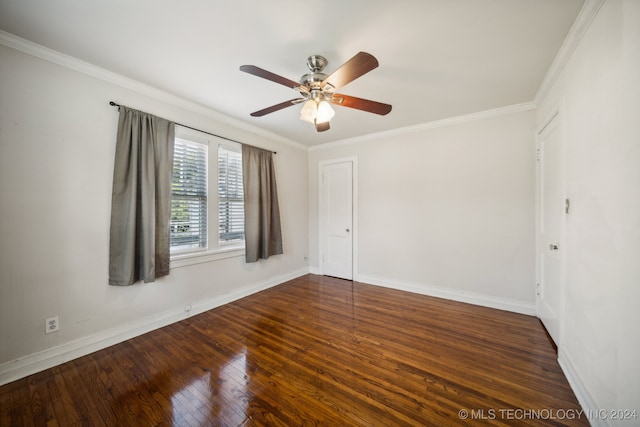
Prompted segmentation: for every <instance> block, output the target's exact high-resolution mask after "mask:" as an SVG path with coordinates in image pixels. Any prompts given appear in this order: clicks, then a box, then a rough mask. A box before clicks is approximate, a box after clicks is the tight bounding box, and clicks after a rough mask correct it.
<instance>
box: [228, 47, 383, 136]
mask: <svg viewBox="0 0 640 427" xmlns="http://www.w3.org/2000/svg"><path fill="white" fill-rule="evenodd" d="M327 63H328V61H327V60H326V58H325V57H323V56H320V55H312V56H310V57H309V58H307V67H309V71H310V73H307V74H305V75H304V76H302V77H301V78H300V82H295V81H293V80H289V79H287V78H284V77H281V76H279V75H277V74H274V73H272V72H270V71H267V70H263V69H262V68H259V67H256V66H255V65H242V66H241V67H240V71H244V72H245V73H249V74H253V75H254V76H258V77H262V78H263V79H267V80H271V81H272V82H275V83H279V84H281V85H284V86H287V87H290V88H292V89H294V90H296V91H297V92H298V93H299V94H300V97H299V98H294V99H290V100H288V101H285V102H281V103H280V104H276V105H272V106H271V107H267V108H264V109H262V110H259V111H255V112H253V113H251V116H252V117H262V116H264V115H266V114H269V113H273V112H275V111H278V110H282V109H283V108H286V107H290V106H292V105H296V104H300V103H303V102H304V105H303V107H302V110H301V111H300V119H301V120H304V121H306V122H309V123H312V124H314V125H315V127H316V131H317V132H324V131H326V130H329V121H330V120H331V118H332V117H333V115H334V114H335V113H334V111H333V109H332V108H331V105H330V104H334V105H341V106H343V107H348V108H355V109H357V110H362V111H367V112H369V113H374V114H380V115H382V116H384V115H385V114H388V113H389V112H390V111H391V105H389V104H383V103H381V102H376V101H370V100H368V99H362V98H356V97H355V96H349V95H343V94H339V93H335V91H336V90H337V89H340V88H341V87H343V86H345V85H346V84H348V83H351V82H352V81H354V80H355V79H357V78H358V77H361V76H363V75H364V74H366V73H368V72H369V71H371V70H373V69H374V68H376V67H377V66H378V60H377V59H376V58H375V57H374V56H373V55H371V54H369V53H366V52H359V53H357V54H356V55H355V56H354V57H353V58H351V59H350V60H348V61H347V62H345V63H344V64H342V66H340V68H338V69H337V70H336V71H334V72H333V73H331V74H330V75H326V74H324V73H323V72H322V70H324V68H325V67H326V66H327Z"/></svg>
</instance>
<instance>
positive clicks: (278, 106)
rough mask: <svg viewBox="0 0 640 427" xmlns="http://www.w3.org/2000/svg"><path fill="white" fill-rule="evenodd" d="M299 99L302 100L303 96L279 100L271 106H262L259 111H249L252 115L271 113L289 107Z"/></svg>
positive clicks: (258, 115) (260, 115) (259, 115)
mask: <svg viewBox="0 0 640 427" xmlns="http://www.w3.org/2000/svg"><path fill="white" fill-rule="evenodd" d="M300 101H304V98H294V99H290V100H288V101H284V102H281V103H280V104H276V105H272V106H271V107H267V108H264V109H262V110H259V111H255V112H253V113H251V116H252V117H262V116H264V115H265V114H269V113H273V112H274V111H278V110H282V109H283V108H287V107H291V106H292V105H295V104H297V103H299V102H300Z"/></svg>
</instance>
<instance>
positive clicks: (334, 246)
mask: <svg viewBox="0 0 640 427" xmlns="http://www.w3.org/2000/svg"><path fill="white" fill-rule="evenodd" d="M320 172H321V177H320V178H321V186H322V191H321V194H322V196H321V203H320V205H321V206H320V230H321V231H320V233H321V236H320V241H321V244H320V245H321V254H320V257H321V259H320V263H321V271H322V274H324V275H327V276H334V277H339V278H342V279H347V280H353V162H351V161H344V162H338V163H329V164H324V165H322V167H321V170H320Z"/></svg>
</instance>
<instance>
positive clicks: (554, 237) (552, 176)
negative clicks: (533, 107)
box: [536, 114, 566, 346]
mask: <svg viewBox="0 0 640 427" xmlns="http://www.w3.org/2000/svg"><path fill="white" fill-rule="evenodd" d="M537 149H538V153H537V156H538V162H537V163H538V171H537V172H538V180H537V181H538V182H537V185H538V191H537V193H538V200H537V209H538V221H537V222H538V225H537V228H538V236H537V278H538V283H537V291H536V294H537V296H536V308H537V312H538V317H539V318H540V320H542V323H543V324H544V326H545V327H546V329H547V331H548V332H549V335H550V336H551V338H552V339H553V341H554V342H555V343H556V345H557V346H560V342H561V340H560V337H561V333H560V330H561V321H562V318H563V314H564V313H563V312H564V287H563V283H564V276H563V274H564V273H563V265H564V264H563V258H564V249H565V248H564V247H563V244H564V239H563V236H564V216H565V215H566V213H565V189H564V167H563V161H564V160H563V159H564V156H563V152H564V151H563V146H562V132H561V126H560V116H559V114H556V115H555V116H554V117H553V118H552V119H551V120H550V121H549V122H548V124H547V125H546V126H545V127H544V128H543V129H542V130H541V131H540V132H539V134H538V147H537Z"/></svg>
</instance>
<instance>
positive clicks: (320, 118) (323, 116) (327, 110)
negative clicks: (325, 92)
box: [316, 101, 336, 123]
mask: <svg viewBox="0 0 640 427" xmlns="http://www.w3.org/2000/svg"><path fill="white" fill-rule="evenodd" d="M335 114H336V113H335V111H333V108H331V105H330V104H329V103H328V102H327V101H320V103H319V104H318V115H317V117H316V122H317V123H326V122H328V121H329V120H331V119H332V118H333V116H335Z"/></svg>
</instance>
